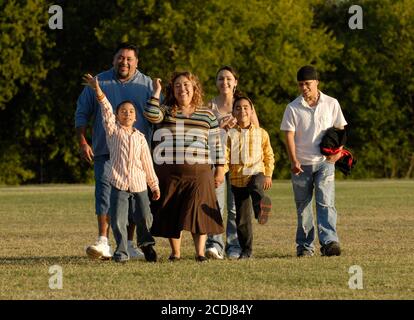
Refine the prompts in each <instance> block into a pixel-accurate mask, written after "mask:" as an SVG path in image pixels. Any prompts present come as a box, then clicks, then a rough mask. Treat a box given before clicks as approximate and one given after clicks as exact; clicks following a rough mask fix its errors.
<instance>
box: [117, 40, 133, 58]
mask: <svg viewBox="0 0 414 320" xmlns="http://www.w3.org/2000/svg"><path fill="white" fill-rule="evenodd" d="M122 49H126V50H132V51H134V54H135V57H136V58H137V59H138V47H137V46H136V45H134V44H132V43H128V42H122V43H120V44H119V45H118V47H117V48H116V50H115V52H114V56H115V55H116V54H117V53H118V51H119V50H122Z"/></svg>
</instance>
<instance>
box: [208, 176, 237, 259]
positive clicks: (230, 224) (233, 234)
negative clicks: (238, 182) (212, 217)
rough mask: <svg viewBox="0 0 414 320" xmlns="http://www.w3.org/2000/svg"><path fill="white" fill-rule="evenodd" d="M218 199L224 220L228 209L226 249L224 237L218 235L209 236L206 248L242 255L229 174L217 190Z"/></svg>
mask: <svg viewBox="0 0 414 320" xmlns="http://www.w3.org/2000/svg"><path fill="white" fill-rule="evenodd" d="M226 195H227V197H226ZM216 197H217V201H218V204H219V207H220V213H221V217H222V218H223V217H224V212H225V209H227V226H226V247H225V248H224V241H223V235H222V234H216V235H209V236H208V238H207V242H206V248H212V247H215V248H216V249H217V250H218V252H219V253H223V251H224V250H226V253H227V254H228V253H229V252H236V253H240V252H241V248H240V244H239V240H238V238H237V225H236V204H235V202H234V195H233V192H232V191H231V185H230V177H229V174H228V173H227V174H226V176H225V180H224V182H223V183H222V184H221V185H220V186H219V187H218V188H216ZM226 198H227V208H226Z"/></svg>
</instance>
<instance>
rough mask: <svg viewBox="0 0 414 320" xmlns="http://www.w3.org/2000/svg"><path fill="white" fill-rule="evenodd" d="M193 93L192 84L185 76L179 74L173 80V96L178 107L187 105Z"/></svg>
mask: <svg viewBox="0 0 414 320" xmlns="http://www.w3.org/2000/svg"><path fill="white" fill-rule="evenodd" d="M193 95H194V85H193V83H192V82H191V80H190V79H188V78H187V77H185V76H179V77H178V78H177V79H175V81H174V97H175V99H176V100H177V104H178V105H179V106H180V107H187V106H189V105H190V104H191V101H192V100H193Z"/></svg>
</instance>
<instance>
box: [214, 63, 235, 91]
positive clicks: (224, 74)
mask: <svg viewBox="0 0 414 320" xmlns="http://www.w3.org/2000/svg"><path fill="white" fill-rule="evenodd" d="M216 86H217V89H218V90H219V91H220V93H221V94H229V93H230V94H232V93H233V92H234V88H235V87H236V86H237V79H236V78H235V76H234V75H233V73H231V72H230V71H229V70H226V69H223V70H221V71H220V72H219V73H218V74H217V79H216Z"/></svg>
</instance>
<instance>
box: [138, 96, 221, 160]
mask: <svg viewBox="0 0 414 320" xmlns="http://www.w3.org/2000/svg"><path fill="white" fill-rule="evenodd" d="M144 116H145V117H146V118H147V119H148V121H150V122H151V123H154V124H156V130H155V131H154V134H153V137H152V140H153V143H154V148H153V159H154V162H155V163H157V164H162V163H168V164H173V163H176V164H184V163H188V164H195V163H198V164H213V163H214V164H224V150H223V146H222V143H221V140H220V128H219V126H218V122H217V119H216V117H215V115H214V114H213V112H212V111H211V110H209V109H208V108H205V107H200V108H197V109H196V111H195V112H194V113H193V114H192V115H191V116H190V117H189V118H187V117H185V116H184V115H182V113H181V112H180V111H179V110H177V114H176V115H175V116H173V115H172V114H171V108H170V107H168V106H165V105H160V104H159V101H158V100H156V99H153V98H151V99H150V100H149V101H148V103H147V106H146V107H145V109H144Z"/></svg>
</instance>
